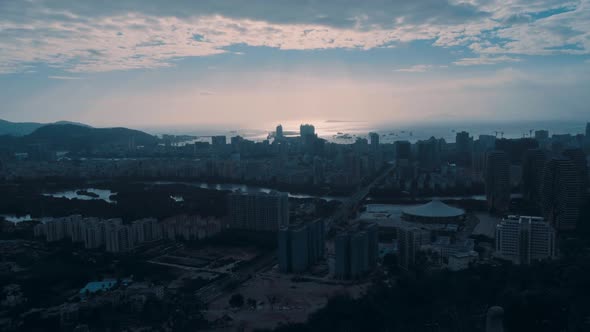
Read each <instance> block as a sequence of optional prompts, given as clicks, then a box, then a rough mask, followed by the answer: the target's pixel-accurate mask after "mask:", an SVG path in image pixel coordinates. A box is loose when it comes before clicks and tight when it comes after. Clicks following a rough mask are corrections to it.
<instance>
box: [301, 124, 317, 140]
mask: <svg viewBox="0 0 590 332" xmlns="http://www.w3.org/2000/svg"><path fill="white" fill-rule="evenodd" d="M299 135H300V136H301V137H306V136H315V127H314V126H313V125H310V124H302V125H301V126H299Z"/></svg>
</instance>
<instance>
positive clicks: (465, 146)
mask: <svg viewBox="0 0 590 332" xmlns="http://www.w3.org/2000/svg"><path fill="white" fill-rule="evenodd" d="M472 143H473V138H472V137H470V136H469V133H468V132H466V131H460V132H458V133H457V134H456V135H455V144H456V147H457V152H470V151H471V144H472Z"/></svg>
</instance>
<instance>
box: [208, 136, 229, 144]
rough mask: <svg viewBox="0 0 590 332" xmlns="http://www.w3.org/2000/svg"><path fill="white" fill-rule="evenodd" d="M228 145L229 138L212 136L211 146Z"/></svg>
mask: <svg viewBox="0 0 590 332" xmlns="http://www.w3.org/2000/svg"><path fill="white" fill-rule="evenodd" d="M226 144H227V138H226V137H225V136H211V145H213V146H225V145H226Z"/></svg>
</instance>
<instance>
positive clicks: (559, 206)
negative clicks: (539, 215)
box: [541, 158, 580, 231]
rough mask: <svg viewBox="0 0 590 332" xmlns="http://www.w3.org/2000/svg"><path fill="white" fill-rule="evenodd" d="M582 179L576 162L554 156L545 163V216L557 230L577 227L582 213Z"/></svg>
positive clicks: (543, 188) (542, 188)
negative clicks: (580, 196) (580, 206)
mask: <svg viewBox="0 0 590 332" xmlns="http://www.w3.org/2000/svg"><path fill="white" fill-rule="evenodd" d="M579 194H580V179H579V177H578V171H577V169H576V165H575V164H574V162H573V161H572V160H570V159H567V158H553V159H551V160H549V161H548V162H547V163H545V167H544V168H543V182H542V183H541V208H542V210H543V216H544V217H545V220H547V221H548V222H549V223H550V224H551V225H553V227H554V228H555V229H556V230H557V231H567V230H574V229H576V225H577V222H578V217H579V213H580V209H579V204H580V198H579Z"/></svg>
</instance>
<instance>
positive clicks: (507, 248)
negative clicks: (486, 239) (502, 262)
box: [496, 216, 555, 264]
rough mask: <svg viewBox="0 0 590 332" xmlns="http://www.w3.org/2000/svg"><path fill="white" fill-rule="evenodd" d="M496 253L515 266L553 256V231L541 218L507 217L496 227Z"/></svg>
mask: <svg viewBox="0 0 590 332" xmlns="http://www.w3.org/2000/svg"><path fill="white" fill-rule="evenodd" d="M496 252H497V253H498V255H499V256H500V257H502V258H505V259H509V260H511V261H513V262H514V263H516V264H530V263H532V262H534V261H537V260H543V259H551V258H553V257H554V256H555V231H554V229H553V227H552V226H551V225H550V224H549V223H547V222H546V221H545V220H544V219H543V218H541V217H529V216H520V217H519V216H508V217H507V218H505V219H504V220H502V221H501V222H500V223H499V224H498V225H497V226H496Z"/></svg>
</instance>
